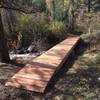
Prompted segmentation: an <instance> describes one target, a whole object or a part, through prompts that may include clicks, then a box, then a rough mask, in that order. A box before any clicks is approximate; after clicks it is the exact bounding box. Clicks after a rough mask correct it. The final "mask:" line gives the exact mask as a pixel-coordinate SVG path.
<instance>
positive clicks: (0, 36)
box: [0, 13, 10, 63]
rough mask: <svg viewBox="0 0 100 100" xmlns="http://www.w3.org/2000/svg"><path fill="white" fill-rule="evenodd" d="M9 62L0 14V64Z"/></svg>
mask: <svg viewBox="0 0 100 100" xmlns="http://www.w3.org/2000/svg"><path fill="white" fill-rule="evenodd" d="M9 61H10V58H9V54H8V48H7V44H6V38H5V36H4V30H3V24H2V18H1V13H0V62H3V63H8V62H9Z"/></svg>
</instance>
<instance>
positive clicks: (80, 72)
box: [0, 45, 100, 100]
mask: <svg viewBox="0 0 100 100" xmlns="http://www.w3.org/2000/svg"><path fill="white" fill-rule="evenodd" d="M99 46H100V45H99ZM65 67H66V68H67V64H65ZM21 68H22V67H18V66H15V65H10V64H9V65H8V64H0V100H100V52H99V51H94V52H92V51H91V52H87V51H84V53H81V54H80V55H79V56H78V57H76V58H75V60H74V62H73V64H72V66H71V68H69V69H68V70H67V71H66V72H63V74H61V76H60V77H59V78H58V81H57V82H56V84H55V85H54V87H52V88H51V89H50V90H49V91H47V92H46V93H45V94H39V93H35V92H30V91H26V90H22V89H16V88H12V87H5V82H6V81H7V80H8V79H10V78H11V76H13V75H14V74H15V73H16V72H17V71H18V70H20V69H21Z"/></svg>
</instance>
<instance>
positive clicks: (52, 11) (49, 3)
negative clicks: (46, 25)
mask: <svg viewBox="0 0 100 100" xmlns="http://www.w3.org/2000/svg"><path fill="white" fill-rule="evenodd" d="M46 4H47V8H48V10H49V14H50V17H51V18H50V19H51V20H55V0H46Z"/></svg>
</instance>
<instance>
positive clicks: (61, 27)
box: [48, 21, 66, 37]
mask: <svg viewBox="0 0 100 100" xmlns="http://www.w3.org/2000/svg"><path fill="white" fill-rule="evenodd" d="M65 31H66V26H65V23H64V22H62V21H52V22H50V23H49V26H48V32H49V33H51V34H54V35H56V36H58V37H59V36H62V35H63V34H64V33H65Z"/></svg>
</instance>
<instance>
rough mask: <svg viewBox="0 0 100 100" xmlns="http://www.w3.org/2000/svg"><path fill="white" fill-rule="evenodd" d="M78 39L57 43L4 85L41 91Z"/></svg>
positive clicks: (68, 39) (72, 38)
mask: <svg viewBox="0 0 100 100" xmlns="http://www.w3.org/2000/svg"><path fill="white" fill-rule="evenodd" d="M78 41H79V37H71V38H67V39H66V40H64V41H63V42H61V43H59V44H57V45H56V46H54V47H53V48H51V49H49V50H48V51H47V52H45V53H44V54H42V55H41V56H39V57H37V58H36V59H34V60H33V62H32V63H29V64H26V65H25V67H24V68H22V69H21V70H20V71H19V72H17V73H16V74H15V75H14V76H13V77H12V78H11V79H10V80H8V82H7V83H6V84H5V85H6V86H14V87H17V88H22V89H26V90H30V91H36V92H41V93H43V92H44V91H45V88H46V86H47V85H48V83H49V81H50V79H51V78H52V76H53V74H54V73H55V72H56V71H57V70H59V69H60V68H61V67H62V64H63V62H64V60H65V59H67V57H68V56H69V55H70V53H71V51H72V50H73V49H74V47H75V45H76V44H77V43H78Z"/></svg>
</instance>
